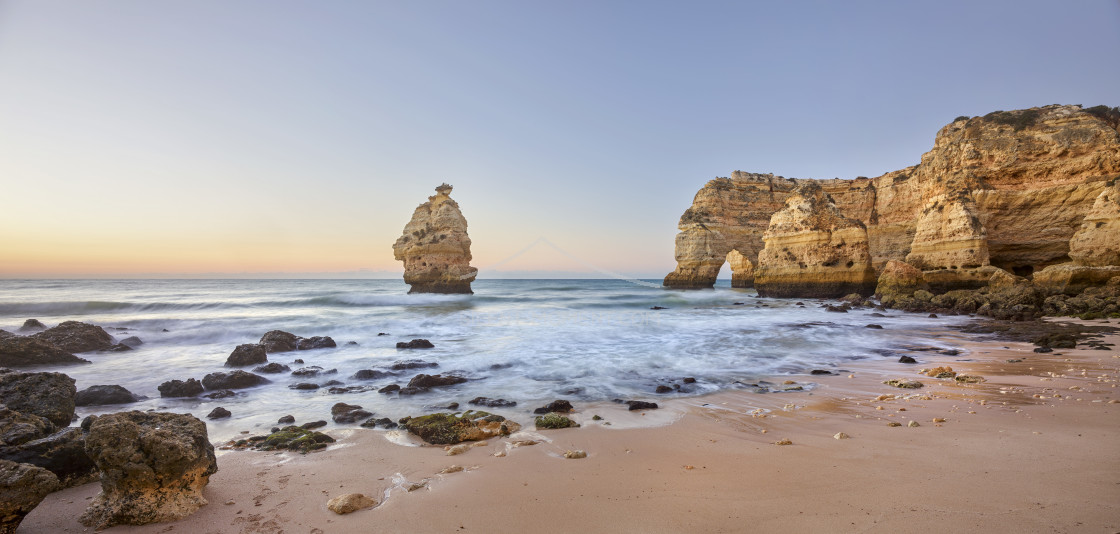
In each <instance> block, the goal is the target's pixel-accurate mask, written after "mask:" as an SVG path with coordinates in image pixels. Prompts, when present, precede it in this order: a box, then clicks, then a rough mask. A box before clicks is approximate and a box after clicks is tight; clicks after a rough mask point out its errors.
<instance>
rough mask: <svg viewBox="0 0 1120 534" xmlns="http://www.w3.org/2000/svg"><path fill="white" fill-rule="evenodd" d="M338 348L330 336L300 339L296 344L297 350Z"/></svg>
mask: <svg viewBox="0 0 1120 534" xmlns="http://www.w3.org/2000/svg"><path fill="white" fill-rule="evenodd" d="M337 346H338V345H337V344H336V343H335V342H334V340H333V339H331V338H330V337H328V336H314V337H309V338H299V341H298V342H297V343H296V350H312V349H330V348H334V347H337Z"/></svg>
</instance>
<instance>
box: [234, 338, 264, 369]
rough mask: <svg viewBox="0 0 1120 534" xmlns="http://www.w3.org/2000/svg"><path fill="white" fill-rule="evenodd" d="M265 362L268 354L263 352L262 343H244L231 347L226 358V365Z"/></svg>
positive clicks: (238, 365) (239, 365)
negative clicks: (231, 350)
mask: <svg viewBox="0 0 1120 534" xmlns="http://www.w3.org/2000/svg"><path fill="white" fill-rule="evenodd" d="M267 362H268V354H266V353H265V349H264V345H261V344H258V343H246V344H243V345H238V346H237V347H235V348H234V349H233V352H231V353H230V355H229V358H226V367H245V366H247V365H256V364H258V363H267Z"/></svg>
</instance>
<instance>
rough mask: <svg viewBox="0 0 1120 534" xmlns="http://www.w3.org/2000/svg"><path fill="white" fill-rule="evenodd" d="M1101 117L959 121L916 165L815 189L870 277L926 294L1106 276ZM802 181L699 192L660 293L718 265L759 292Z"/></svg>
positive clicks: (1106, 132)
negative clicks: (851, 229)
mask: <svg viewBox="0 0 1120 534" xmlns="http://www.w3.org/2000/svg"><path fill="white" fill-rule="evenodd" d="M1099 111H1100V110H1099V109H1097V108H1093V109H1091V110H1082V109H1081V107H1080V106H1046V107H1042V108H1032V109H1028V110H1020V111H1011V112H994V113H990V114H988V115H985V116H983V117H972V118H963V117H962V118H960V119H958V120H956V121H953V122H952V123H951V124H949V125H947V126H945V127H944V128H942V129H941V131H939V132H938V134H937V136H936V139H935V141H934V147H933V149H932V150H930V151H929V152H927V153H926V154H924V155H923V156H922V159H921V163H919V164H918V165H915V166H913V167H908V168H906V169H902V170H898V171H892V172H889V173H886V174H884V175H882V176H879V177H876V178H871V179H868V178H856V179H854V180H820V181H817V182H818V183H819V184H820V186H821V188H822V189H823V190H824V192H825V193H827V194H828V195H830V196H831V197H832V198H833V199H834V201H835V204H836V206H837V208H838V209H839V211H840V212H841V213H842V214H843V215H844V216H846V217H849V218H852V219H856V220H858V221H860V222H862V223H864V225H865V226H866V228H867V241H868V245H869V253H870V256H871V261H872V265H873V266H874V267H875V268H876V269H882V268H883V266H884V265H885V264H886V262H887V261H889V260H896V261H906V262H908V263H911V264H912V265H914V266H915V267H918V268H919V269H921V270H923V271H926V272H927V273H926V276H925V277H926V279H927V281H928V282H929V283H930V284H931V286H935V287H934V290H935V291H936V290H946V291H947V290H952V289H955V288H962V287H977V284H979V285H982V284H984V283H986V281H987V279H988V278H990V277H991V275H992V274H993V273H994V272H995V271H994V270H993V269H991V268H990V267H995V268H1000V269H1003V270H1006V271H1008V272H1011V273H1014V274H1017V275H1021V276H1030V275H1032V274H1034V273H1038V272H1039V271H1041V270H1042V269H1044V268H1046V267H1048V266H1051V265H1057V264H1062V263H1065V262H1071V259H1073V260H1074V261H1076V260H1075V259H1074V257H1075V256H1078V255H1079V254H1081V257H1082V261H1083V262H1084V261H1090V262H1098V263H1105V264H1107V265H1110V266H1111V265H1115V264H1114V263H1110V262H1112V261H1114V260H1112V259H1108V255H1109V253H1108V252H1107V251H1108V250H1110V249H1109V247H1108V246H1107V245H1105V246H1098V245H1097V244H1098V243H1100V241H1101V240H1102V239H1103V240H1105V241H1107V240H1108V238H1110V237H1111V238H1113V239H1115V236H1116V235H1117V232H1116V231H1109V230H1108V229H1110V228H1113V227H1112V226H1110V225H1109V224H1110V223H1109V222H1108V221H1113V220H1115V216H1114V215H1109V214H1108V213H1109V211H1108V207H1107V206H1108V205H1110V204H1109V202H1110V201H1109V200H1108V199H1109V198H1115V197H1113V196H1109V195H1104V196H1103V197H1102V194H1103V193H1104V191H1105V190H1106V189H1110V188H1112V187H1114V184H1115V179H1116V178H1117V177H1118V176H1120V132H1118V131H1117V128H1116V121H1115V120H1110V119H1109V117H1113V115H1115V113H1113V112H1111V111H1110V112H1109V113H1112V114H1109V113H1104V114H1103V115H1102V113H1101V112H1099ZM803 181H804V180H796V179H787V178H782V177H780V176H774V175H762V174H749V173H744V172H739V171H736V172H735V173H733V174H732V175H731V177H730V178H717V179H715V180H712V181H710V182H708V183H707V184H706V185H705V186H704V187H703V188H702V189H701V190H700V191H699V192H698V193H697V194H696V197H695V198H694V200H693V204H692V206H691V207H689V208H688V209H687V210H685V213H684V214H683V215H682V216H681V219H680V224H679V228H680V233H679V234H678V235H677V238H676V259H677V268H676V270H674V271H673V272H672V273H670V274H669V275H668V276H667V277H666V278H665V285H666V286H668V287H681V288H692V287H711V285H712V284H713V283H714V281H715V278H716V275H717V274H718V272H719V269H720V267H721V266H722V265H723V264H724V263H725V262H726V263H729V264H730V265H731V268H732V281H733V283H734V284H735V285H737V286H740V287H745V286H747V285H749V284H750V279H751V276H752V275H753V276H754V277H755V280H756V282H757V274H758V271H759V270H760V269H764V268H765V267H766V265H762V264H760V258H759V253H760V252H761V250H762V248H763V247H762V236H763V234H764V233H765V232H766V231H767V228H768V227H769V222H770V218H771V216H772V215H773V214H775V213H776V212H778V211H779V210H781V209H783V207H784V205H785V201H786V200H787V198H788V197H789V196H790V195H791V194H792V191H793V189H794V188H795V187H796V185H797V184H798V183H800V182H803ZM1098 200H1099V202H1097V201H1098ZM1100 204H1103V205H1105V207H1100ZM1090 212H1092V215H1090ZM1098 213H1099V215H1098ZM1087 217H1088V219H1087ZM1098 223H1104V224H1100V226H1099V227H1098V226H1097V225H1098ZM1086 224H1088V225H1089V226H1090V228H1086V227H1085V225H1086ZM1098 229H1099V231H1096V232H1094V231H1095V230H1098ZM1075 234H1077V236H1076V237H1075ZM1089 243H1093V245H1091V247H1092V248H1086V247H1085V245H1086V244H1089ZM1079 250H1082V251H1085V252H1084V253H1082V252H1079ZM1090 250H1092V251H1096V250H1100V251H1101V252H1100V253H1099V256H1101V257H1100V258H1099V259H1097V258H1095V255H1098V253H1096V252H1089V251H1090ZM1090 257H1092V258H1093V259H1090ZM1071 263H1073V262H1071ZM1074 266H1078V264H1076V263H1074ZM1086 266H1088V265H1081V267H1086ZM1067 270H1071V269H1068V268H1067ZM1076 271H1077V273H1076V274H1078V275H1079V276H1082V277H1083V278H1084V277H1085V276H1086V275H1084V274H1083V272H1084V271H1086V269H1080V270H1076ZM934 272H936V273H937V274H936V275H933V276H931V275H930V274H929V273H934ZM740 273H741V274H740ZM1099 274H1100V272H1094V275H1096V276H1098V279H1099ZM1105 279H1107V278H1105ZM1094 283H1099V280H1098V282H1094Z"/></svg>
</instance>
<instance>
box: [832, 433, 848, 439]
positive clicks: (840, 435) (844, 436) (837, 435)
mask: <svg viewBox="0 0 1120 534" xmlns="http://www.w3.org/2000/svg"><path fill="white" fill-rule="evenodd" d="M832 437H833V438H836V439H848V438H850V437H851V436H849V435H847V434H845V433H843V432H837V433H836V435H835V436H832Z"/></svg>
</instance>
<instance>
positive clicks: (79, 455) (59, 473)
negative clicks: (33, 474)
mask: <svg viewBox="0 0 1120 534" xmlns="http://www.w3.org/2000/svg"><path fill="white" fill-rule="evenodd" d="M0 458H3V459H5V460H11V461H13V462H19V463H24V464H30V465H34V466H36V467H42V468H43V469H46V470H48V471H50V472H51V473H54V475H55V476H56V477H58V480H59V482H60V483H61V484H62V486H63V487H67V488H68V487H72V486H78V485H81V484H86V483H89V482H93V481H94V480H96V479H97V467H96V466H95V465H94V464H93V460H92V459H90V457H89V455H87V454H86V451H85V435H84V434H83V433H82V429H81V428H78V427H68V428H63V429H62V430H59V431H58V432H55V433H53V434H51V435H49V436H45V437H41V438H38V439H34V440H31V441H27V442H25V443H21V444H19V445H15V446H7V447H0Z"/></svg>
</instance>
